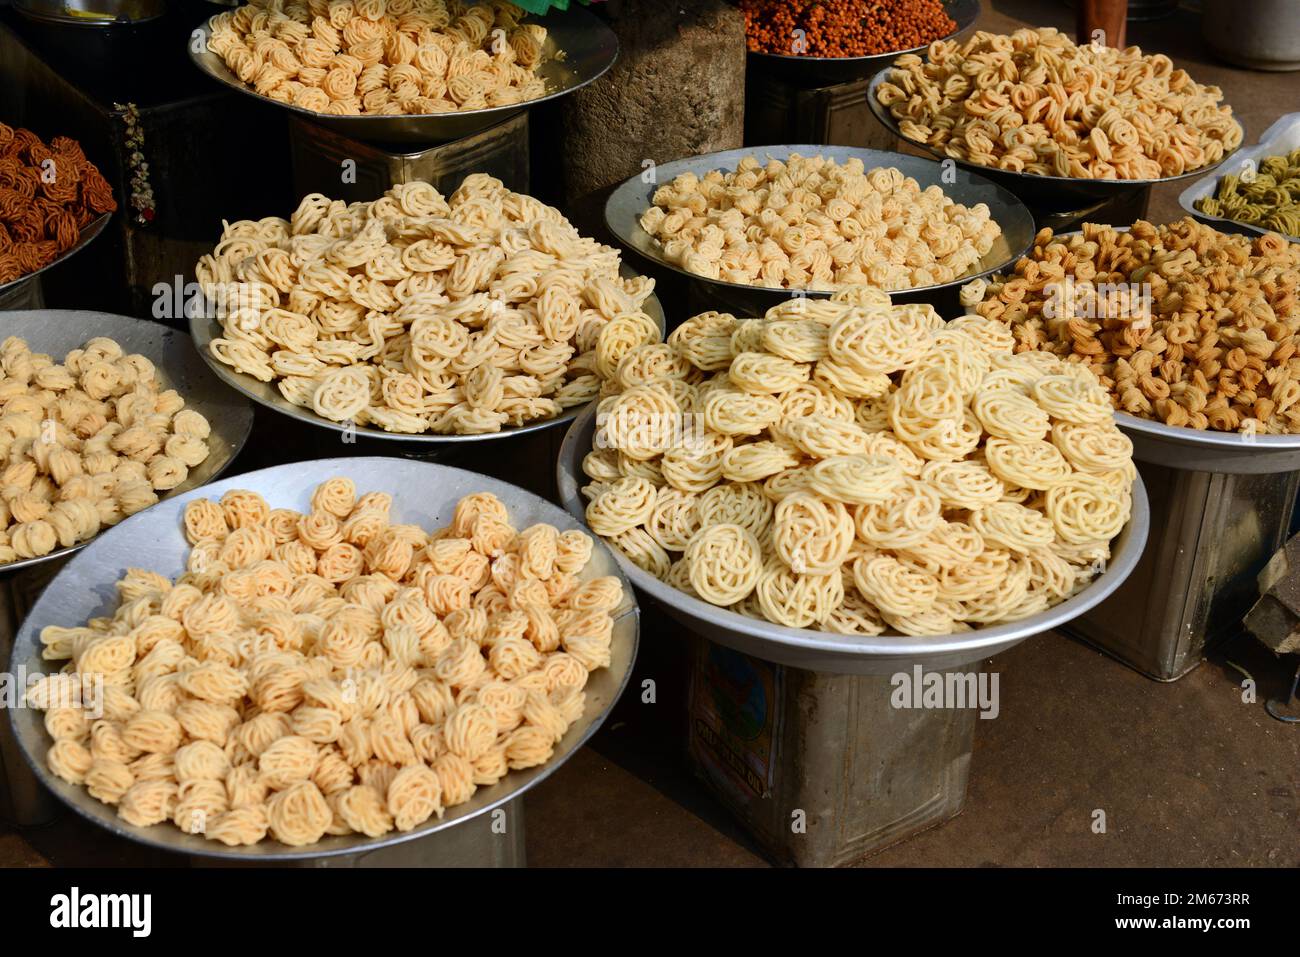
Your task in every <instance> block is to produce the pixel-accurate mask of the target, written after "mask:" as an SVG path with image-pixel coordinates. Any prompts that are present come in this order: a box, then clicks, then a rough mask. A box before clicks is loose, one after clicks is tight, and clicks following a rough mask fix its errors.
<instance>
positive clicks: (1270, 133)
mask: <svg viewBox="0 0 1300 957" xmlns="http://www.w3.org/2000/svg"><path fill="white" fill-rule="evenodd" d="M1297 147H1300V113H1288V114H1286V115H1285V116H1280V117H1278V118H1277V120H1275V121H1274V123H1273V125H1272V126H1270V127H1269V128H1268V129H1266V130H1265V131H1264V133H1263V135H1262V136H1260V138H1259V142H1257V143H1254V144H1252V145H1250V146H1246V147H1243V148H1242V149H1239V150H1238V151H1237V153H1236V155H1235V156H1233V158H1232V162H1231V163H1225V164H1222V165H1220V166H1219V167H1218V169H1216V170H1214V171H1213V172H1211V173H1210V174H1209V175H1208V176H1204V177H1202V178H1201V179H1198V180H1196V182H1194V183H1192V184H1191V185H1190V186H1188V187H1187V188H1186V189H1185V190H1183V191H1182V192H1181V193H1179V194H1178V205H1179V206H1181V207H1182V208H1183V209H1185V210H1187V212H1188V214H1189V215H1191V216H1194V217H1196V219H1197V220H1199V221H1200V222H1202V223H1207V224H1208V225H1210V226H1213V227H1214V228H1215V229H1218V230H1222V231H1223V232H1229V233H1245V234H1246V235H1250V236H1263V235H1265V234H1266V233H1269V232H1271V230H1268V229H1264V228H1262V227H1260V226H1252V225H1251V224H1250V223H1239V222H1237V221H1236V220H1235V219H1228V218H1226V217H1224V216H1211V215H1209V214H1208V213H1203V212H1201V211H1200V210H1199V209H1197V208H1196V201H1197V200H1199V199H1206V198H1207V197H1211V196H1213V195H1214V194H1215V192H1216V191H1217V190H1218V188H1219V180H1220V179H1222V178H1223V177H1224V175H1226V174H1228V173H1235V174H1237V175H1241V174H1242V173H1244V172H1247V171H1249V170H1258V169H1259V163H1260V160H1264V159H1267V158H1268V157H1270V156H1278V155H1279V154H1282V153H1289V152H1291V151H1292V150H1293V149H1296V148H1297ZM1286 238H1287V239H1289V240H1291V241H1292V242H1296V243H1300V236H1287V237H1286Z"/></svg>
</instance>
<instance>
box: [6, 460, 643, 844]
mask: <svg viewBox="0 0 1300 957" xmlns="http://www.w3.org/2000/svg"><path fill="white" fill-rule="evenodd" d="M336 475H345V476H348V477H349V478H352V479H353V481H355V482H357V486H358V488H362V489H365V490H366V491H386V492H389V493H391V494H392V495H393V499H394V513H395V515H396V516H397V517H399V518H401V519H402V520H404V521H408V522H412V521H414V522H418V523H420V524H421V525H423V526H425V527H431V526H432V524H433V522H435V521H440V522H444V523H445V522H448V521H450V520H451V517H452V511H453V509H454V507H455V503H456V501H457V500H458V499H459V498H460V497H461V496H463V495H466V494H469V493H471V492H491V493H493V494H494V495H496V496H497V497H498V498H500V499H501V501H502V502H503V503H504V504H505V505H506V507H507V508H508V509H509V510H510V512H511V515H512V517H513V518H514V519H515V520H516V523H517V524H520V525H523V524H532V523H535V522H549V523H550V524H552V525H555V526H556V527H558V528H560V529H570V528H582V525H581V523H580V522H577V521H575V520H574V519H573V518H572V517H571V516H569V515H568V514H567V513H566V512H565V511H564V510H563V509H560V508H558V507H556V506H555V505H552V504H551V503H550V502H548V501H546V500H545V499H543V498H541V497H540V496H537V495H533V494H532V493H531V492H526V491H524V490H523V489H521V488H516V487H515V486H513V485H508V484H506V483H505V482H501V481H498V480H496V479H490V478H486V477H484V476H482V475H478V474H477V473H474V472H468V471H465V470H464V469H457V468H451V467H450V466H446V465H437V464H434V463H430V462H417V461H411V460H409V459H393V458H384V457H357V458H336V459H320V460H317V461H314V462H298V463H293V464H290V465H278V466H275V467H274V468H269V469H262V470H261V471H257V472H247V473H245V474H243V475H237V476H234V477H233V478H228V479H223V480H222V481H220V482H217V483H214V484H212V485H211V486H209V487H207V488H203V489H195V490H193V491H191V492H188V493H186V494H185V495H182V496H178V497H176V498H172V499H170V500H168V501H165V502H162V503H160V504H158V505H155V506H154V507H153V508H150V509H148V510H146V511H144V512H140V513H138V514H136V515H133V516H132V517H130V518H128V519H126V520H125V521H124V522H122V523H121V524H120V525H117V526H115V527H114V528H112V529H110V530H109V531H108V532H107V533H106V534H105V535H103V536H101V537H100V538H99V539H98V540H96V541H95V542H94V543H93V544H92V545H91V546H90V547H89V548H87V549H86V550H85V551H83V552H82V553H81V554H80V555H78V556H76V557H75V558H73V559H72V561H71V562H69V563H68V565H67V566H66V567H65V568H63V569H62V570H61V571H60V572H59V574H58V575H57V576H55V578H54V580H53V581H51V582H50V584H49V585H48V586H47V587H46V589H45V591H44V593H42V595H41V597H40V598H39V599H38V600H37V602H36V604H35V605H34V606H33V607H32V610H31V612H30V613H29V614H28V616H27V619H26V620H25V621H24V622H23V624H22V626H21V627H20V628H19V631H18V634H17V636H16V637H15V640H14V652H13V659H12V661H11V662H10V668H11V669H14V670H13V673H15V674H16V673H18V672H17V670H16V669H17V668H18V667H20V666H21V667H25V668H26V669H27V671H28V673H29V674H31V673H39V672H41V671H42V665H43V662H42V659H41V647H42V646H41V642H40V630H41V628H43V627H44V626H45V625H50V624H74V623H77V622H81V621H84V620H85V619H86V618H88V617H90V616H91V615H94V614H99V613H102V612H103V611H106V610H107V609H108V608H109V607H110V606H111V603H112V601H113V599H114V597H115V596H114V589H113V586H112V582H113V581H116V580H117V578H118V577H120V576H121V575H122V574H123V573H124V572H125V571H126V568H127V567H128V566H139V565H141V564H142V562H146V561H147V560H148V559H150V558H153V559H155V561H154V562H153V563H152V564H151V566H150V567H151V568H152V569H153V570H155V571H159V572H161V573H164V574H167V575H169V576H172V575H174V574H179V573H181V572H182V571H183V570H184V567H185V566H184V561H185V554H186V552H188V550H189V545H188V543H187V542H186V540H185V537H184V534H183V531H182V527H183V526H182V516H183V513H184V509H185V505H186V503H188V502H190V501H192V500H193V499H196V498H199V497H202V496H208V495H210V496H213V497H216V496H220V495H222V494H223V493H225V492H227V491H229V490H230V489H235V488H239V489H252V490H254V491H257V492H260V493H261V494H262V495H263V496H265V497H266V498H267V500H268V501H269V502H270V503H271V504H272V505H273V506H276V507H281V506H283V507H290V508H298V509H303V510H305V509H307V508H308V507H309V503H310V496H311V492H312V489H313V488H314V487H315V486H316V485H317V484H318V483H320V482H322V481H324V480H325V479H327V478H332V477H334V476H336ZM597 541H598V542H599V540H597ZM142 552H143V554H142ZM160 563H162V564H160ZM588 567H589V569H590V572H589V573H588V574H584V576H583V578H584V579H587V578H593V577H598V576H601V575H614V576H617V577H618V578H619V580H620V581H621V582H622V583H623V589H624V598H623V604H622V605H621V606H620V607H619V608H618V609H615V612H614V614H613V616H612V617H614V639H613V646H612V649H611V653H612V660H611V664H610V667H609V668H605V669H602V670H600V671H597V672H594V673H593V674H592V677H591V679H590V680H589V681H588V683H587V687H586V691H587V706H586V710H585V711H584V712H583V716H582V717H581V718H580V719H579V720H578V721H577V722H575V723H574V724H573V726H572V727H570V728H569V730H568V732H567V733H566V734H565V736H564V737H563V738H562V739H561V740H560V742H559V744H557V745H556V748H555V753H554V754H553V755H552V757H551V759H550V760H549V761H547V762H546V763H545V764H543V765H539V766H538V767H534V768H528V769H525V770H522V771H511V772H509V774H507V776H506V777H505V778H503V779H502V780H501V781H499V782H497V784H495V785H493V786H492V787H488V788H480V789H479V790H478V791H476V792H475V794H474V796H473V797H472V798H471V799H470V800H469V801H466V802H465V803H463V804H458V805H456V806H455V807H452V808H449V809H448V810H447V813H446V814H445V815H444V816H443V817H442V818H440V819H438V820H435V821H429V822H426V823H425V824H423V825H421V826H419V827H417V828H415V829H413V830H411V831H408V832H406V833H397V832H394V833H391V834H389V835H386V836H384V837H381V838H367V837H364V836H357V835H350V836H345V837H326V838H324V839H323V840H321V841H320V842H318V843H316V844H313V845H310V846H308V847H301V848H290V847H286V846H285V845H283V844H280V843H279V842H277V841H274V840H267V841H262V842H259V843H258V844H254V845H251V846H249V847H239V848H226V847H224V846H223V845H221V844H219V843H217V842H216V841H209V840H207V839H206V838H204V837H202V836H200V835H195V834H185V833H183V832H182V831H180V830H179V829H177V828H175V827H173V826H172V825H170V824H163V825H155V826H153V827H147V828H140V827H134V826H132V825H130V824H127V823H126V822H125V821H123V820H122V819H121V818H120V817H118V816H117V812H116V810H115V809H114V808H113V807H112V806H111V805H108V804H102V803H100V802H99V801H97V800H96V799H94V798H92V797H91V796H90V795H89V794H88V793H87V792H86V790H85V788H83V787H79V786H76V785H72V784H69V783H68V782H66V781H64V780H62V779H61V778H58V777H55V775H54V774H53V773H52V772H51V771H50V770H49V768H48V767H47V766H46V764H45V760H44V755H45V751H46V750H47V748H48V746H49V736H48V734H47V733H46V731H45V726H44V721H43V718H42V714H41V712H38V711H36V710H35V709H32V708H9V709H6V710H7V711H8V712H9V716H10V719H11V720H12V721H13V727H14V733H15V737H16V738H17V739H18V743H19V746H20V747H21V749H22V752H23V756H24V757H25V758H26V759H27V761H28V763H29V764H30V765H31V766H32V769H33V770H34V771H35V772H36V776H37V777H38V778H40V780H41V783H42V784H44V785H45V786H46V787H47V788H49V789H50V790H51V791H53V792H54V794H55V795H56V796H57V797H58V798H59V799H60V800H61V801H63V802H64V803H65V804H67V805H68V806H69V807H71V808H72V809H73V810H74V811H75V812H77V814H79V815H81V816H82V817H84V818H86V819H87V820H90V821H92V822H93V823H95V824H99V825H100V826H102V827H104V828H106V829H107V830H109V831H111V832H112V833H114V834H115V835H117V836H119V837H124V838H127V839H129V840H132V841H137V842H139V843H141V844H147V845H149V846H151V847H157V848H161V849H162V850H166V851H173V852H176V853H179V854H189V855H193V856H197V857H215V858H222V859H225V860H239V861H244V862H247V863H271V862H275V861H289V860H303V859H308V858H316V857H336V856H339V855H344V854H365V853H368V852H370V851H374V850H378V849H379V848H383V847H390V846H392V845H394V844H400V843H403V842H404V841H412V840H418V839H419V838H422V837H428V836H429V835H431V834H433V833H435V832H437V831H442V830H445V829H446V828H449V827H452V826H454V825H455V824H458V823H460V822H462V821H466V820H469V819H470V818H474V817H477V816H479V815H481V814H485V813H487V812H488V811H490V810H492V809H493V808H495V807H499V806H500V805H502V804H504V803H506V802H507V801H510V800H513V799H514V798H517V797H519V796H520V795H521V794H523V792H525V791H527V790H528V789H529V788H531V787H532V786H533V785H535V784H537V783H539V782H540V781H542V780H543V779H545V778H546V777H548V776H550V775H551V774H552V773H553V772H554V771H555V770H556V769H557V768H559V766H560V765H561V764H563V763H564V761H565V760H566V759H567V758H568V757H569V756H571V755H572V754H573V753H574V752H576V751H577V750H578V749H579V748H580V747H582V745H583V744H584V743H586V741H587V740H588V739H589V738H590V737H591V736H592V734H594V733H595V732H596V729H597V728H599V727H600V725H601V723H602V722H603V721H604V720H605V718H606V717H607V716H608V714H609V710H610V709H611V708H612V707H613V706H614V702H616V701H617V700H618V698H619V697H620V695H621V694H622V693H623V689H624V688H625V687H626V686H627V682H628V679H629V678H630V676H631V674H632V665H633V663H634V661H635V660H636V651H637V643H638V633H639V610H638V608H637V604H636V597H635V594H634V593H633V591H632V588H631V586H630V583H629V582H628V579H627V576H626V575H625V574H624V573H623V571H622V569H621V568H620V567H619V564H618V562H617V561H615V559H614V556H613V554H612V553H611V550H610V549H609V548H608V547H607V546H605V544H604V543H603V542H599V544H598V545H597V547H596V548H595V549H594V550H593V551H592V565H591V566H588ZM0 720H3V719H0Z"/></svg>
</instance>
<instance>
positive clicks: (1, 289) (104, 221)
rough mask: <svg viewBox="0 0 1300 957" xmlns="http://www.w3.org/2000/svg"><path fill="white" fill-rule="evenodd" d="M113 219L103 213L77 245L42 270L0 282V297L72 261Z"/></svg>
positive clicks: (79, 237)
mask: <svg viewBox="0 0 1300 957" xmlns="http://www.w3.org/2000/svg"><path fill="white" fill-rule="evenodd" d="M112 218H113V214H112V213H103V214H101V215H100V216H97V217H96V218H95V219H92V220H91V221H90V225H89V226H87V227H86V228H85V229H83V230H82V231H81V234H80V235H79V236H78V237H77V241H76V242H75V243H73V244H72V245H71V246H69V247H68V248H67V249H65V250H64V251H63V252H61V253H60V254H59V255H58V256H57V257H56V258H54V259H53V260H51V261H50V262H47V263H46V264H45V265H44V266H42V267H41V268H40V269H35V270H32V271H31V272H29V273H25V274H24V275H22V276H19V277H18V278H17V279H11V280H9V281H8V282H0V296H4V294H5V293H7V292H9V291H10V290H12V289H14V288H16V287H17V286H18V285H19V284H20V283H24V282H27V281H28V280H29V279H32V278H34V277H36V276H39V275H40V274H41V273H43V272H45V270H47V269H52V268H53V267H55V266H57V265H58V264H59V263H61V262H64V261H65V260H67V259H70V258H71V257H73V256H75V255H76V254H77V253H79V252H81V251H82V250H83V249H85V248H86V247H87V246H88V245H90V241H91V240H92V239H94V238H95V237H96V236H98V235H99V234H100V233H102V232H103V231H104V227H105V226H107V225H108V221H109V220H110V219H112Z"/></svg>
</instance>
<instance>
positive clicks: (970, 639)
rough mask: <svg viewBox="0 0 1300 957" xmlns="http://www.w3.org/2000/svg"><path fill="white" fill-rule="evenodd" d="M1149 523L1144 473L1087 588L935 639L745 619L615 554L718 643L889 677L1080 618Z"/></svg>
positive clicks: (671, 608)
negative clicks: (1021, 614)
mask: <svg viewBox="0 0 1300 957" xmlns="http://www.w3.org/2000/svg"><path fill="white" fill-rule="evenodd" d="M595 427H596V416H595V410H594V409H593V410H588V411H587V412H585V413H584V414H583V415H582V416H580V417H579V418H578V419H577V420H576V421H574V423H573V425H572V426H571V427H570V428H569V432H568V434H567V435H566V436H565V438H564V444H563V445H562V446H561V448H560V460H559V462H558V464H557V465H556V479H557V482H558V484H559V490H560V501H561V502H562V503H563V504H564V507H565V508H566V509H568V510H569V514H571V515H573V516H575V517H576V518H579V519H581V518H582V517H583V516H584V515H585V513H586V507H585V505H584V502H585V499H584V498H583V497H582V493H581V491H580V489H581V487H582V485H584V484H586V480H585V476H584V475H583V472H582V459H583V457H584V456H586V454H587V453H588V452H589V451H590V450H591V443H592V436H593V434H594V433H595ZM1149 524H1150V512H1149V509H1148V505H1147V494H1146V488H1145V486H1143V484H1142V479H1141V478H1140V477H1139V478H1137V479H1136V480H1135V482H1134V484H1133V515H1132V518H1130V519H1129V523H1128V524H1127V525H1126V526H1124V529H1123V531H1121V532H1120V533H1119V535H1118V536H1117V537H1116V538H1115V540H1114V541H1113V542H1112V543H1111V558H1110V562H1109V563H1108V564H1107V566H1106V570H1105V571H1104V572H1102V574H1101V575H1100V576H1098V577H1097V578H1096V579H1095V580H1094V581H1093V582H1092V583H1091V584H1090V585H1089V586H1088V587H1087V588H1085V589H1084V590H1083V591H1081V592H1079V594H1077V595H1075V596H1074V597H1073V598H1070V599H1067V600H1066V601H1063V602H1061V603H1060V604H1059V605H1056V606H1054V607H1052V608H1049V609H1047V610H1046V611H1044V612H1040V613H1039V614H1037V615H1031V616H1030V617H1028V618H1024V619H1021V620H1020V621H1015V622H1011V623H1009V624H1005V625H994V626H992V627H986V628H977V629H974V630H973V631H968V632H965V633H962V634H955V635H940V636H935V637H909V636H903V635H880V636H878V637H866V636H862V635H836V634H833V633H831V632H826V631H812V630H810V629H807V628H786V627H784V626H782V625H776V624H773V623H771V622H767V621H758V620H755V619H753V618H746V617H745V616H744V615H740V614H737V613H736V612H734V611H728V610H727V609H725V608H719V607H718V606H717V605H710V604H709V603H708V602H705V601H701V600H700V599H698V598H692V597H691V596H690V595H687V594H686V593H685V592H681V591H678V590H677V589H676V588H673V587H672V586H671V585H669V584H668V583H667V582H662V581H660V580H659V579H658V578H655V577H654V576H653V575H651V574H650V573H649V572H646V571H642V570H641V569H640V568H638V567H637V566H636V565H634V564H632V562H631V561H629V560H628V559H626V558H624V557H623V556H622V555H621V554H617V553H616V557H617V558H618V561H619V563H620V564H621V565H622V566H623V570H624V571H625V572H627V575H628V577H629V578H630V579H631V580H632V584H634V585H635V586H636V587H637V588H639V589H640V590H641V591H642V592H643V593H644V594H646V595H649V596H650V597H651V598H653V599H654V600H655V601H657V602H658V603H659V604H661V605H662V606H663V607H664V608H665V609H666V610H667V611H668V613H669V614H671V615H672V616H673V617H674V618H676V619H677V620H678V621H680V622H682V623H683V624H684V625H686V626H687V627H689V628H690V629H691V630H692V631H695V632H697V633H699V634H700V635H703V636H704V637H705V638H709V639H711V640H713V641H716V642H717V643H718V644H720V645H725V646H727V647H728V648H732V649H734V650H736V651H740V652H743V653H745V654H747V655H753V656H754V657H756V658H762V659H763V660H765V661H775V662H777V663H778V664H783V665H789V666H791V667H793V668H804V669H807V670H809V671H826V672H832V673H837V674H872V675H889V674H895V673H896V672H898V671H900V670H906V669H908V668H910V667H912V666H913V665H921V666H923V667H925V668H927V669H933V670H941V669H951V668H960V667H962V666H963V665H968V664H970V663H971V662H974V661H980V660H982V659H984V658H987V657H989V656H990V655H995V654H997V653H998V652H1000V651H1005V650H1006V649H1008V648H1010V647H1012V646H1014V645H1017V644H1019V643H1020V642H1022V641H1024V640H1025V639H1026V638H1029V637H1032V636H1033V635H1037V634H1041V633H1042V632H1045V631H1051V630H1052V629H1053V628H1059V627H1060V626H1061V625H1064V624H1065V623H1066V622H1069V621H1071V620H1073V619H1075V618H1078V617H1079V616H1080V615H1083V614H1084V613H1085V612H1087V611H1088V610H1089V609H1091V608H1093V607H1094V606H1096V605H1098V604H1100V603H1101V602H1102V601H1103V600H1105V599H1106V598H1107V597H1108V596H1109V595H1110V594H1111V593H1112V592H1114V591H1115V589H1117V588H1118V587H1119V586H1120V585H1121V584H1122V583H1123V582H1124V580H1125V579H1126V578H1128V576H1129V575H1130V574H1131V573H1132V571H1133V569H1134V568H1135V567H1136V566H1137V563H1138V559H1139V558H1140V557H1141V555H1142V548H1143V547H1144V546H1145V545H1146V540H1147V532H1148V528H1149Z"/></svg>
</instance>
